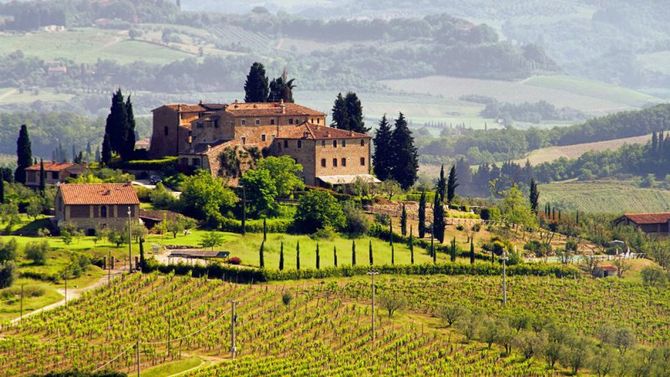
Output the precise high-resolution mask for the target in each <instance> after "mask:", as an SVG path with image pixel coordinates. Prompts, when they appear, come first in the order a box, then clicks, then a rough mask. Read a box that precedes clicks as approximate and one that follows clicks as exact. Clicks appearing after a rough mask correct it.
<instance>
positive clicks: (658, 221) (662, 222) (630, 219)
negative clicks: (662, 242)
mask: <svg viewBox="0 0 670 377" xmlns="http://www.w3.org/2000/svg"><path fill="white" fill-rule="evenodd" d="M669 223H670V212H662V213H627V214H624V215H623V216H621V217H619V218H618V219H616V220H614V224H615V225H632V226H635V227H636V228H638V229H640V230H642V231H643V232H645V233H648V234H668V233H669V232H670V227H669V226H668V224H669Z"/></svg>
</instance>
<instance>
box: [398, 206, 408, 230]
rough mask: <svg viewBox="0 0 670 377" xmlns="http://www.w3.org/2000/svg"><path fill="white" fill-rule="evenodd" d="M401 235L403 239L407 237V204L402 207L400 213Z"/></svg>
mask: <svg viewBox="0 0 670 377" xmlns="http://www.w3.org/2000/svg"><path fill="white" fill-rule="evenodd" d="M400 233H401V234H402V236H403V237H405V236H406V235H407V209H406V208H405V204H403V205H402V212H401V213H400Z"/></svg>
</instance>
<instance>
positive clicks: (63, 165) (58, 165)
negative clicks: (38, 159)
mask: <svg viewBox="0 0 670 377" xmlns="http://www.w3.org/2000/svg"><path fill="white" fill-rule="evenodd" d="M74 166H77V164H73V163H71V162H52V161H44V171H63V170H65V169H69V168H71V167H74ZM26 170H34V171H39V170H40V164H35V165H32V166H30V167H27V168H26Z"/></svg>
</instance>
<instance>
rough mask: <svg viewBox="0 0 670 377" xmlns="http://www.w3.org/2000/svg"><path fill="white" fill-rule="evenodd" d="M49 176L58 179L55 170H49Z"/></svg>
mask: <svg viewBox="0 0 670 377" xmlns="http://www.w3.org/2000/svg"><path fill="white" fill-rule="evenodd" d="M51 178H52V179H58V172H57V171H52V172H51Z"/></svg>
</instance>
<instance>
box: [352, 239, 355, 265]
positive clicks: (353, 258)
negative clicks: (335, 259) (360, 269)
mask: <svg viewBox="0 0 670 377" xmlns="http://www.w3.org/2000/svg"><path fill="white" fill-rule="evenodd" d="M351 265H352V266H355V265H356V241H354V240H351Z"/></svg>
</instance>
